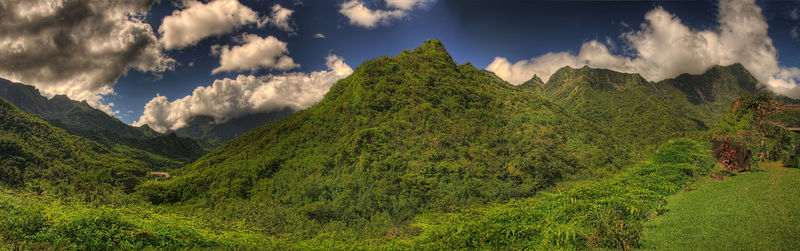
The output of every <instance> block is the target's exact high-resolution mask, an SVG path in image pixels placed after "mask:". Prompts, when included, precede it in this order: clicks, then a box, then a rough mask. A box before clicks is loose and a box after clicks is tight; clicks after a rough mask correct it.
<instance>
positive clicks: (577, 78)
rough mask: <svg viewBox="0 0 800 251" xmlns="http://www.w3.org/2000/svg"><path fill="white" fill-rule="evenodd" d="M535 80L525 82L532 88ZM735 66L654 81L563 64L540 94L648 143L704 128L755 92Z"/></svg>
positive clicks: (618, 133) (753, 82)
mask: <svg viewBox="0 0 800 251" xmlns="http://www.w3.org/2000/svg"><path fill="white" fill-rule="evenodd" d="M540 82H541V80H538V78H534V79H532V80H531V81H528V82H526V84H528V85H530V86H535V84H536V83H540ZM757 83H758V82H757V81H756V80H755V78H753V77H752V75H750V73H749V72H748V71H747V70H746V69H744V67H742V66H741V65H740V64H734V65H730V66H714V67H712V68H710V69H709V70H707V71H706V72H705V73H703V74H701V75H690V74H682V75H680V76H678V77H677V78H675V79H667V80H663V81H660V82H658V83H654V82H650V81H647V80H646V79H644V78H642V77H641V76H640V75H638V74H627V73H620V72H615V71H611V70H605V69H592V68H589V67H583V68H580V69H573V68H571V67H568V66H567V67H564V68H562V69H560V70H558V71H557V72H556V73H554V74H553V75H552V76H551V77H550V79H549V80H548V82H547V83H546V84H542V85H541V87H538V88H536V87H526V86H523V87H524V88H527V89H531V90H540V91H541V92H542V93H543V95H544V96H546V97H548V98H550V99H552V100H553V101H555V102H556V103H557V104H559V105H561V106H563V107H565V108H566V109H567V110H569V111H571V112H574V113H575V114H577V115H579V116H580V117H582V118H585V119H588V120H590V121H593V122H596V123H599V124H601V125H604V126H606V127H607V128H608V130H609V131H610V132H612V133H614V135H615V136H616V137H619V138H623V139H628V140H630V141H631V142H635V143H637V144H636V146H647V145H653V142H663V141H665V140H667V139H669V138H672V137H675V136H681V135H686V134H693V133H695V132H697V131H704V130H706V129H708V125H709V124H711V123H714V122H715V121H716V120H717V119H719V117H720V116H722V114H724V113H725V111H726V109H728V107H730V105H732V104H733V102H734V101H735V100H736V98H738V97H739V96H740V95H742V94H743V93H757V92H761V90H760V89H759V88H757Z"/></svg>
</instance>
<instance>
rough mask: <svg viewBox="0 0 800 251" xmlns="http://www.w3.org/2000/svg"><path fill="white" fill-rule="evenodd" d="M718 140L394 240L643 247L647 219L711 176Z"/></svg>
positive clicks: (430, 219) (427, 244) (678, 147)
mask: <svg viewBox="0 0 800 251" xmlns="http://www.w3.org/2000/svg"><path fill="white" fill-rule="evenodd" d="M713 166H714V160H713V158H712V157H711V152H710V144H708V143H706V142H699V141H696V140H692V139H685V138H684V139H676V140H671V141H670V142H669V143H667V144H665V145H664V146H662V147H660V148H659V149H658V151H657V152H656V153H655V155H654V156H653V157H652V158H651V160H650V161H648V162H647V163H643V164H641V165H639V166H637V167H634V168H631V169H629V170H628V171H626V172H624V173H621V174H619V175H617V176H615V177H613V178H610V179H608V180H604V181H599V182H588V183H585V184H580V185H577V186H576V187H573V188H571V189H568V190H567V191H563V192H560V193H555V194H546V195H544V196H540V197H535V198H529V199H522V200H515V201H511V202H508V203H504V204H496V205H490V206H486V207H479V208H473V209H468V210H463V211H461V212H457V213H445V214H427V215H423V216H421V217H418V218H417V221H416V226H417V227H419V228H420V230H421V234H420V235H419V236H417V237H414V238H410V239H405V240H398V241H395V242H392V243H390V244H389V245H390V246H392V247H397V248H410V247H414V248H422V249H454V248H490V249H491V248H523V247H528V248H529V247H542V248H552V247H566V248H578V247H604V248H623V249H627V248H633V247H637V246H639V238H640V237H641V235H642V230H643V223H644V221H645V220H646V219H647V218H648V217H651V216H653V215H656V214H658V212H659V210H660V209H661V208H663V206H664V205H665V196H667V195H670V194H673V193H675V192H677V191H679V190H680V189H681V188H683V187H684V186H686V185H688V184H690V183H692V182H694V181H695V179H696V177H698V176H700V175H706V174H708V173H709V172H710V171H711V170H712V169H713Z"/></svg>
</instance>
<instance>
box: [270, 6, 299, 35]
mask: <svg viewBox="0 0 800 251" xmlns="http://www.w3.org/2000/svg"><path fill="white" fill-rule="evenodd" d="M292 13H294V10H290V9H287V8H283V7H281V5H280V4H275V5H274V6H272V15H270V23H271V24H272V25H273V26H275V27H277V28H278V29H281V30H283V31H285V32H290V33H292V32H294V27H293V26H294V25H293V24H292V23H291V22H292V20H291V18H292Z"/></svg>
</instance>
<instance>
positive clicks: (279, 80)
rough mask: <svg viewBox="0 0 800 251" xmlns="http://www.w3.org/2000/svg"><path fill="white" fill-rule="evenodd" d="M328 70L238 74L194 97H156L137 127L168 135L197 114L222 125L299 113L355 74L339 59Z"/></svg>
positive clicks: (200, 89)
mask: <svg viewBox="0 0 800 251" xmlns="http://www.w3.org/2000/svg"><path fill="white" fill-rule="evenodd" d="M326 65H327V67H328V70H326V71H315V72H311V73H299V72H295V73H286V74H281V75H266V76H253V75H239V76H237V77H236V79H230V78H224V79H218V80H216V81H214V83H213V84H212V85H211V86H205V87H203V86H201V87H197V88H196V89H195V90H194V92H192V94H191V95H188V96H186V97H183V98H180V99H177V100H174V101H171V102H170V101H169V100H167V98H166V97H164V96H160V95H156V97H155V98H153V99H152V100H150V102H148V103H147V105H145V109H144V114H143V115H142V116H141V117H140V118H139V120H137V121H136V122H134V123H133V125H134V126H142V125H145V124H146V125H149V126H150V127H151V128H153V130H156V131H159V132H166V131H168V130H177V129H180V128H182V127H184V126H186V125H187V124H186V123H187V121H188V120H189V119H190V118H191V117H193V116H198V115H205V116H210V117H213V118H214V120H215V122H217V123H223V122H225V121H228V120H230V119H233V118H238V117H241V116H244V115H247V114H253V113H259V112H268V111H276V110H281V109H284V108H287V107H288V108H291V109H294V110H300V109H304V108H307V107H310V106H312V105H313V104H315V103H317V102H318V101H319V100H321V99H322V97H323V96H324V95H325V93H327V92H328V90H329V89H330V88H331V86H332V85H333V84H334V83H336V81H338V80H340V79H342V78H344V77H347V76H348V75H350V74H351V73H353V69H352V68H350V66H348V65H347V64H346V63H345V62H344V59H342V58H341V57H339V56H336V55H329V56H328V57H327V58H326Z"/></svg>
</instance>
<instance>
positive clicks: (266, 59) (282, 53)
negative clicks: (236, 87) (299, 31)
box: [211, 34, 300, 74]
mask: <svg viewBox="0 0 800 251" xmlns="http://www.w3.org/2000/svg"><path fill="white" fill-rule="evenodd" d="M242 41H243V42H244V44H243V45H238V46H233V47H227V46H222V47H214V48H212V54H218V55H219V56H220V58H219V64H220V65H219V67H217V68H215V69H214V70H212V71H211V73H212V74H217V73H219V72H230V71H255V70H258V69H260V68H268V69H276V70H290V69H293V68H296V67H299V66H300V65H298V64H295V63H294V60H293V59H292V58H291V57H289V56H286V54H289V49H288V48H287V46H286V43H285V42H282V41H280V40H278V39H277V38H275V37H273V36H268V37H266V38H261V37H259V36H257V35H253V34H243V35H242Z"/></svg>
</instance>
